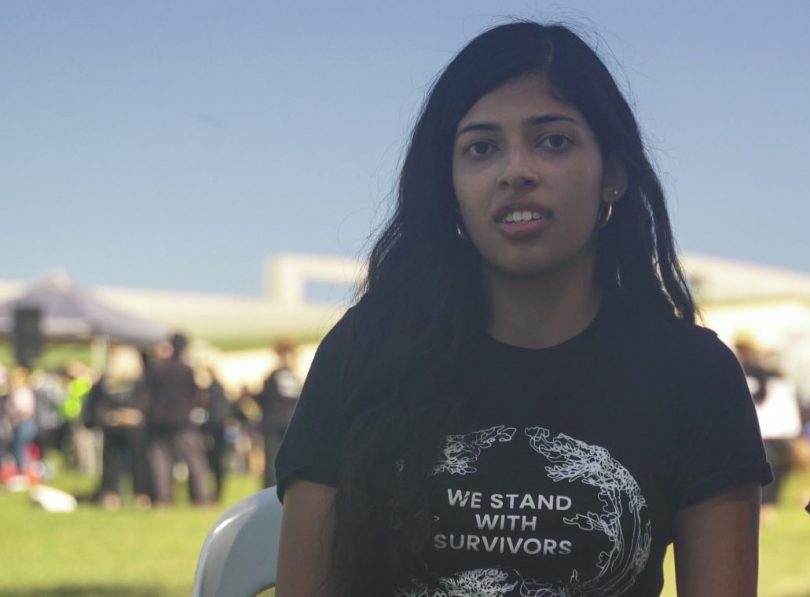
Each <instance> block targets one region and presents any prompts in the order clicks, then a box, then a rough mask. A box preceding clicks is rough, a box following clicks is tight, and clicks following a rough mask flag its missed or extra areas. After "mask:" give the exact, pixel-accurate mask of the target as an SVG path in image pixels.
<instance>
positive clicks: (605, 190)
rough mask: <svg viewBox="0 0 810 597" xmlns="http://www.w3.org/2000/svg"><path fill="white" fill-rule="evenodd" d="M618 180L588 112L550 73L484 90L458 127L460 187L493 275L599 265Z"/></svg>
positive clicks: (469, 225) (456, 177) (467, 222)
mask: <svg viewBox="0 0 810 597" xmlns="http://www.w3.org/2000/svg"><path fill="white" fill-rule="evenodd" d="M614 178H615V177H614V176H613V175H612V173H610V172H605V169H604V167H603V159H602V154H601V152H600V150H599V146H598V144H597V141H596V136H595V135H594V132H593V130H592V129H591V127H590V126H589V125H588V123H587V122H586V121H585V118H584V117H583V116H582V114H580V113H579V111H578V110H577V109H576V108H575V107H573V106H571V105H569V104H566V103H563V102H561V101H560V100H558V99H555V98H554V97H553V96H552V95H551V94H550V93H549V90H548V87H547V85H546V81H545V79H544V78H543V77H542V76H541V75H536V74H533V75H527V76H524V77H521V78H519V79H516V80H514V81H511V82H509V83H506V84H505V85H503V86H502V87H499V88H498V89H496V90H494V91H492V92H491V93H488V94H487V95H484V96H483V97H481V98H480V99H479V100H478V102H476V103H475V105H474V106H473V107H472V108H471V109H470V111H469V112H467V114H465V115H464V117H463V118H462V119H461V122H460V123H459V125H458V129H457V131H456V140H455V145H454V149H453V186H454V189H455V192H456V198H457V200H458V206H459V210H460V212H461V218H462V220H463V224H464V228H465V230H466V233H467V235H468V236H469V238H470V240H471V241H472V242H473V243H474V244H475V246H476V248H477V249H478V251H479V253H480V254H481V256H482V258H483V262H484V264H485V272H487V273H488V274H490V275H493V274H501V275H507V276H510V277H512V276H537V275H542V274H544V273H547V272H550V271H554V270H558V269H559V268H566V267H581V266H583V265H585V266H592V264H593V251H592V245H593V243H592V240H593V238H594V234H595V231H596V228H597V219H598V217H599V213H600V210H599V207H600V201H602V200H607V201H612V200H615V198H616V196H617V195H616V194H614V189H613V188H612V187H611V180H613V179H614ZM621 190H623V189H619V191H621ZM589 271H592V270H589Z"/></svg>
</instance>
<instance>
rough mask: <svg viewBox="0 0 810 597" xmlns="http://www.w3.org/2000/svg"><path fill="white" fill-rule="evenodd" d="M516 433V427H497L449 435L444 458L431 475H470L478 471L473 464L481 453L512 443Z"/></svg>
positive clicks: (434, 467) (446, 440)
mask: <svg viewBox="0 0 810 597" xmlns="http://www.w3.org/2000/svg"><path fill="white" fill-rule="evenodd" d="M515 431H517V429H515V428H514V427H506V426H504V425H496V426H495V427H490V428H488V429H482V430H480V431H473V432H471V433H465V434H463V435H448V436H447V437H446V438H445V443H444V450H443V451H442V457H441V458H440V459H439V461H438V462H437V463H436V464H435V465H434V466H433V471H432V473H431V474H432V475H438V474H439V473H450V474H451V475H469V474H470V473H474V472H476V471H477V470H478V469H477V468H475V466H473V464H474V463H475V462H476V461H477V460H478V457H479V456H480V455H481V451H482V450H485V449H486V448H489V447H491V446H492V445H493V444H494V443H495V442H501V443H502V442H508V441H511V440H512V438H513V437H514V435H515Z"/></svg>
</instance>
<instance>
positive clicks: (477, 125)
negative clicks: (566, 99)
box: [456, 114, 577, 139]
mask: <svg viewBox="0 0 810 597" xmlns="http://www.w3.org/2000/svg"><path fill="white" fill-rule="evenodd" d="M560 120H563V121H566V122H572V123H574V124H577V121H576V120H575V119H574V118H571V117H570V116H564V115H563V114H544V115H542V116H531V117H529V118H527V119H526V120H524V121H523V126H525V127H530V126H540V125H543V124H548V123H549V122H557V121H560ZM500 129H501V125H499V124H496V123H494V122H471V123H470V124H468V125H465V126H463V127H462V128H460V129H459V130H458V132H457V133H456V139H458V138H459V137H460V136H461V135H463V134H464V133H469V132H471V131H498V130H500Z"/></svg>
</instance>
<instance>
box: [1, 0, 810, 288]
mask: <svg viewBox="0 0 810 597" xmlns="http://www.w3.org/2000/svg"><path fill="white" fill-rule="evenodd" d="M510 15H511V16H519V17H534V18H537V19H540V20H549V19H550V20H563V21H565V22H567V23H569V24H572V25H574V26H575V27H577V28H578V29H579V30H580V31H583V32H584V33H585V34H586V37H588V38H589V39H590V40H591V41H592V42H594V43H595V44H596V45H597V46H598V48H599V49H600V51H601V52H602V55H603V56H605V57H606V59H607V61H608V63H609V64H610V66H611V68H612V70H613V71H614V73H615V74H616V75H617V77H618V78H619V80H620V81H621V83H622V85H623V87H624V88H625V89H626V90H627V91H628V93H629V97H630V98H631V100H632V103H633V104H634V106H635V107H636V110H637V115H638V117H639V120H640V123H641V126H642V129H643V131H644V133H645V136H646V139H647V141H648V142H649V145H650V147H651V148H652V155H653V158H654V160H655V162H656V163H657V165H658V167H659V170H660V174H661V176H662V179H663V181H664V184H665V187H666V189H667V191H668V196H669V200H670V209H671V213H672V217H673V222H674V226H675V231H676V237H677V239H678V242H679V245H680V247H681V248H682V249H683V250H686V251H693V252H699V253H704V254H709V255H717V256H724V257H729V258H734V259H743V260H748V261H754V262H759V263H765V264H772V265H777V266H782V267H787V268H792V269H797V270H801V271H804V272H810V242H808V240H807V238H808V231H810V193H809V192H808V185H810V109H808V107H807V98H808V97H810V68H808V59H810V36H808V35H807V28H808V26H810V2H806V1H803V0H795V1H789V0H781V1H777V2H773V3H766V2H764V1H763V2H752V1H746V0H737V1H727V0H713V1H712V2H705V1H692V0H683V1H680V2H677V3H676V2H666V3H665V2H648V1H642V0H638V1H633V2H631V1H623V0H612V1H610V2H605V1H604V0H594V1H581V2H567V3H561V2H554V3H552V2H539V1H529V0H524V1H505V0H500V1H499V2H491V1H490V2H483V1H479V0H442V1H437V0H412V1H410V2H407V3H406V2H383V1H379V0H378V1H368V2H360V1H356V0H353V1H340V2H332V1H327V0H320V1H317V2H306V1H295V2H293V1H290V2H287V1H273V0H263V1H258V0H256V1H253V0H250V1H243V0H238V1H234V2H220V1H212V0H193V1H192V0H177V1H171V2H166V1H165V0H139V1H137V2H132V1H131V0H96V1H86V0H70V1H69V2H68V1H64V2H47V1H45V0H39V1H34V0H3V2H1V3H0V80H2V89H3V91H2V93H0V136H2V141H0V209H2V212H0V213H2V220H3V225H2V234H0V252H2V255H3V256H4V258H3V259H2V261H0V279H16V280H31V279H34V278H37V277H39V276H41V275H43V274H44V273H46V272H47V271H49V270H51V269H54V268H57V267H63V268H66V269H67V270H68V271H69V272H71V273H72V274H73V275H74V276H75V277H76V278H78V279H79V280H80V281H82V282H84V283H87V284H103V285H116V286H130V287H143V288H167V289H179V290H198V291H215V292H228V293H241V294H257V293H258V292H259V290H260V286H261V268H262V260H263V259H264V257H266V256H268V255H271V254H273V253H280V252H304V253H317V254H320V253H325V254H337V255H349V256H360V255H363V254H364V251H365V250H367V249H368V247H369V240H368V239H369V235H370V234H371V233H372V231H373V229H374V227H375V226H377V225H379V223H380V221H381V219H382V217H383V216H384V214H385V213H386V209H387V201H388V199H389V198H390V191H391V189H392V187H393V184H394V178H395V175H396V170H397V164H398V161H399V159H400V157H401V152H402V148H403V145H404V143H405V141H406V139H407V135H408V130H409V128H410V126H411V124H412V122H413V119H414V118H415V115H416V113H417V110H418V107H419V104H420V102H421V101H422V98H423V96H424V93H425V91H426V89H427V86H428V84H429V82H430V80H431V79H432V78H433V77H434V76H435V74H436V73H437V72H438V71H439V70H440V69H441V67H442V66H443V65H444V64H445V63H446V62H447V61H448V60H449V59H450V58H451V57H452V56H453V54H454V53H455V52H456V51H457V50H458V49H459V48H460V47H461V46H462V45H463V44H464V43H465V42H466V41H467V40H469V39H470V38H471V37H473V36H474V35H475V34H477V33H478V32H480V31H481V30H483V29H484V28H486V27H488V26H490V25H493V24H496V23H497V22H500V21H501V20H502V19H503V17H506V16H510Z"/></svg>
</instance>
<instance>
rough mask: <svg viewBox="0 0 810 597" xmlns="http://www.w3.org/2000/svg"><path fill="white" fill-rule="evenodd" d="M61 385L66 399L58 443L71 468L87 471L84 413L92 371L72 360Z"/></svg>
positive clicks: (62, 406) (63, 405) (61, 410)
mask: <svg viewBox="0 0 810 597" xmlns="http://www.w3.org/2000/svg"><path fill="white" fill-rule="evenodd" d="M62 385H63V386H64V387H65V399H64V401H63V402H62V403H61V404H60V405H59V415H60V418H61V419H62V425H61V426H60V428H59V431H58V434H57V440H56V443H57V446H58V447H59V449H60V450H62V453H63V454H64V458H65V464H66V466H67V467H68V468H71V469H79V470H87V469H88V466H87V464H86V463H83V462H82V459H83V458H84V457H85V454H87V452H88V450H86V449H84V446H83V445H82V442H85V443H86V441H87V430H86V429H83V426H82V420H81V415H82V410H83V408H84V402H85V400H86V399H87V397H88V396H89V394H90V389H91V388H92V387H93V374H92V372H91V371H90V370H89V369H88V367H87V366H85V365H84V364H83V363H80V362H79V361H71V362H69V363H67V364H66V365H65V368H64V369H63V370H62Z"/></svg>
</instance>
